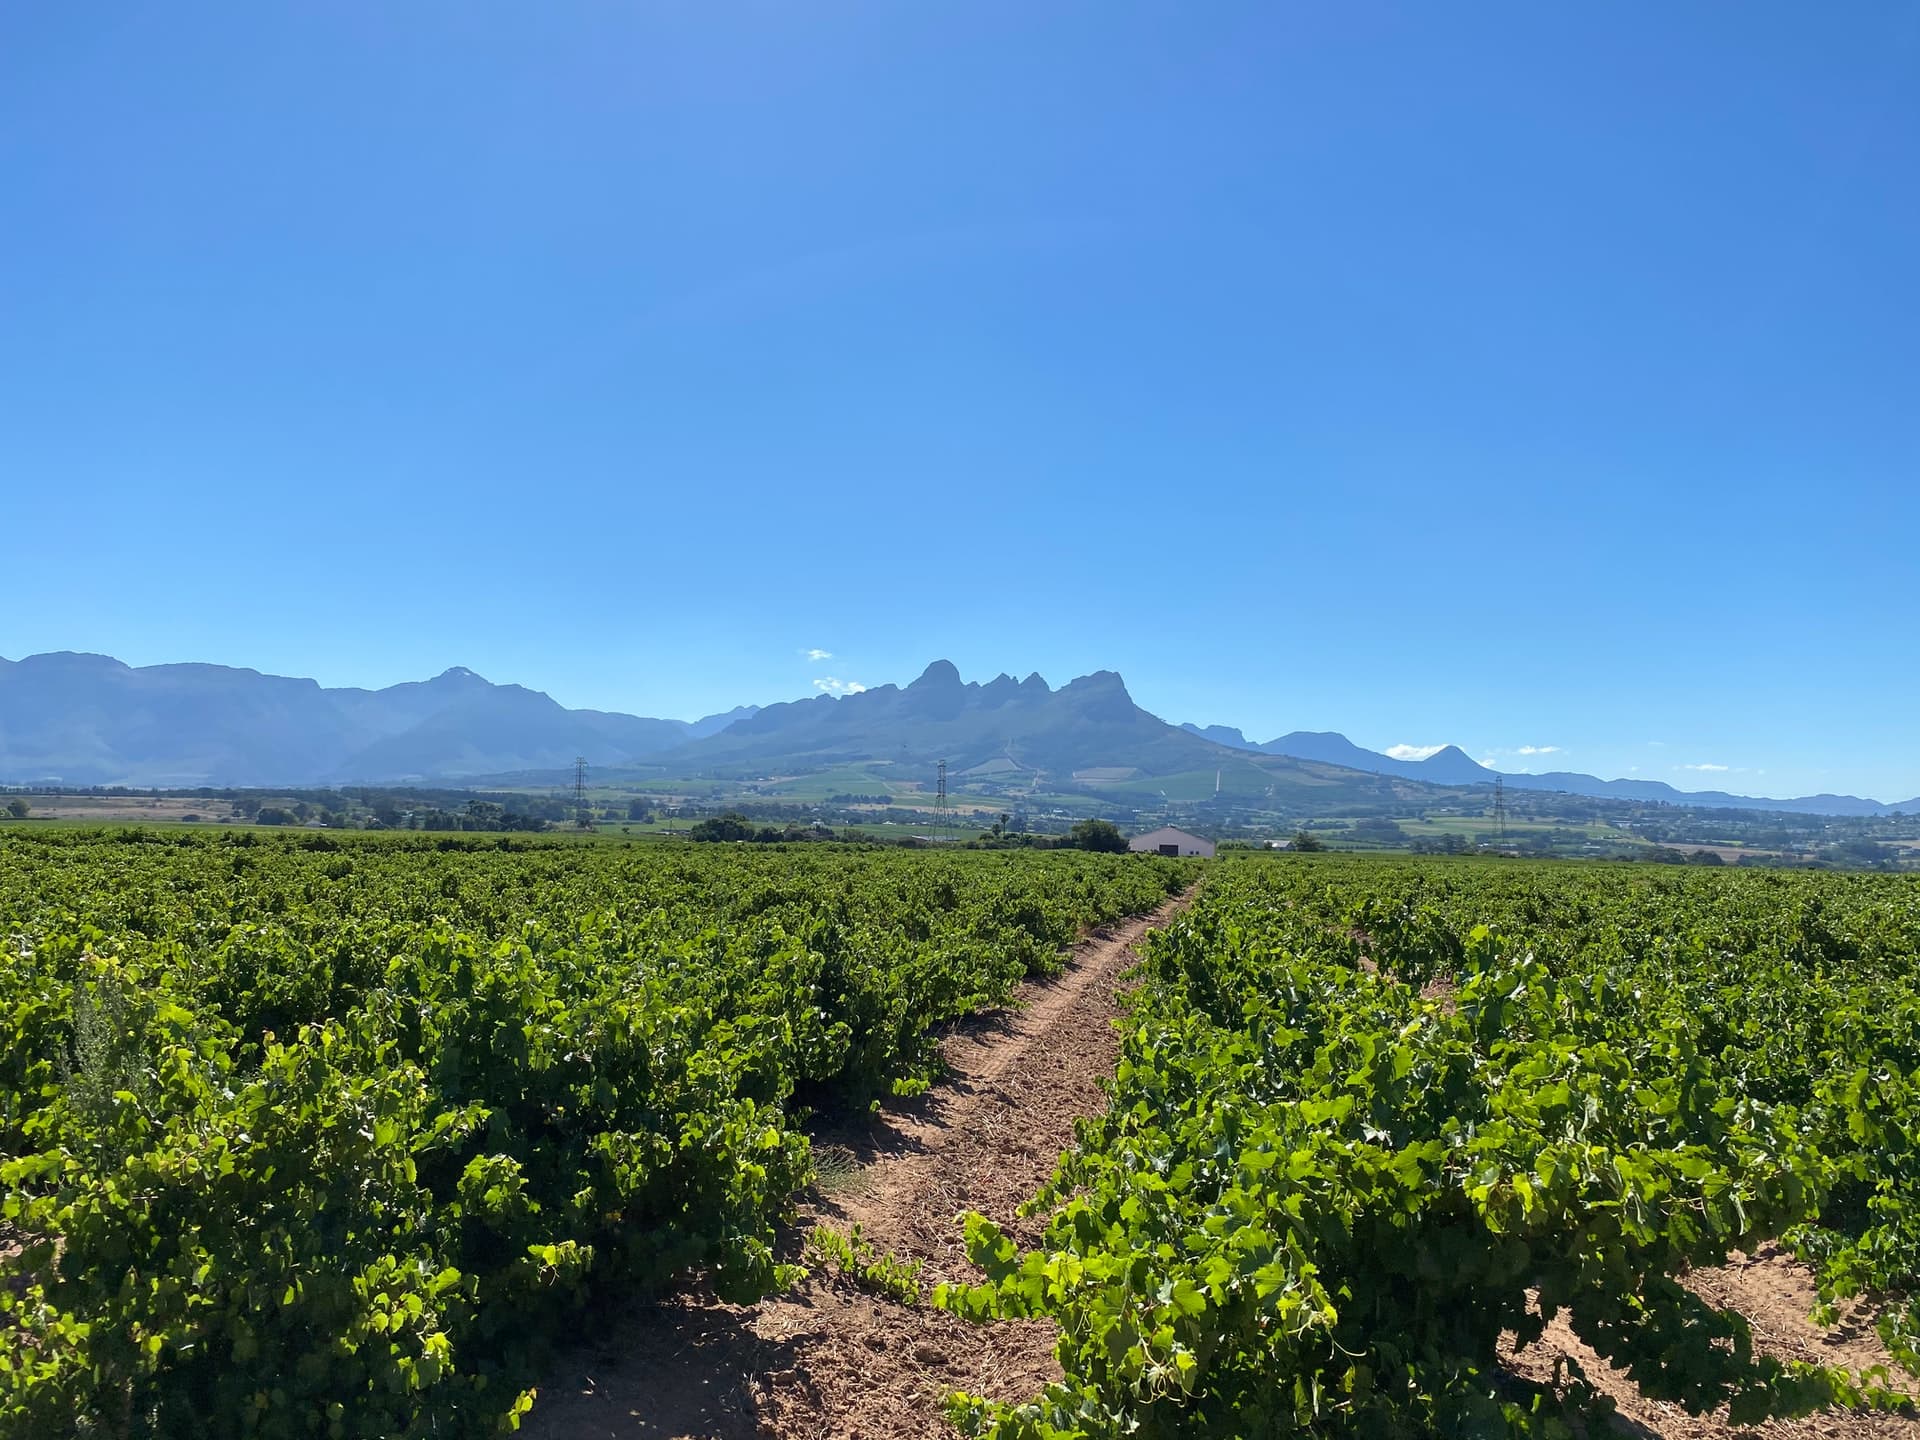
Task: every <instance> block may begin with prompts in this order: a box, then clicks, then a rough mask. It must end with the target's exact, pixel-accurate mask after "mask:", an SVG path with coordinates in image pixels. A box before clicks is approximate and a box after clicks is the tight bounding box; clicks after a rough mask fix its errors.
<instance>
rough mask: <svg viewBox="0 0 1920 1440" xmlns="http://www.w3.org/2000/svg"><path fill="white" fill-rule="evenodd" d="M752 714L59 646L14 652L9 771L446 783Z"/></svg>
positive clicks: (86, 776)
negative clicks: (363, 682) (621, 710)
mask: <svg viewBox="0 0 1920 1440" xmlns="http://www.w3.org/2000/svg"><path fill="white" fill-rule="evenodd" d="M742 713H744V711H734V712H730V713H729V714H728V715H723V716H722V715H716V716H709V717H707V718H706V719H704V720H699V721H694V722H691V723H688V722H685V721H680V720H649V719H643V718H640V717H638V716H633V715H619V714H610V713H607V712H604V711H599V710H568V709H566V708H565V707H564V706H562V705H560V704H559V703H558V702H556V701H555V700H553V699H552V698H551V697H549V696H547V695H543V694H541V693H540V692H539V691H537V690H528V689H525V688H523V687H521V686H518V685H495V684H492V683H491V682H489V681H487V680H485V679H482V678H481V677H480V676H478V675H476V674H474V673H473V671H471V670H467V669H463V668H460V667H458V666H456V667H455V668H453V669H451V670H447V671H445V672H443V673H441V674H439V675H436V676H435V677H434V678H433V679H431V680H420V681H409V682H407V683H405V684H401V685H391V686H388V687H387V688H386V689H383V690H362V689H351V688H341V689H326V688H323V687H322V686H321V685H320V684H319V683H318V682H317V681H314V680H303V679H292V678H289V677H286V676H281V675H263V674H261V673H260V672H259V671H257V670H241V669H234V668H231V667H229V666H225V665H147V666H142V667H140V668H138V669H135V668H133V667H131V666H128V665H124V664H122V663H121V662H120V661H118V660H115V659H113V658H111V657H110V656H106V655H81V654H74V653H70V652H61V653H57V654H50V655H30V656H28V657H27V658H26V659H24V660H18V661H7V660H0V780H4V781H11V782H16V783H20V782H34V781H47V780H58V781H60V782H62V783H65V784H69V785H157V786H169V785H171V786H193V785H274V784H279V785H287V784H296V783H307V784H314V783H325V782H345V781H354V780H366V781H395V780H413V779H419V780H428V779H432V780H448V779H459V778H461V777H463V776H469V775H479V774H487V773H496V772H501V771H507V770H528V769H551V768H558V767H562V766H566V765H571V764H572V762H573V757H574V756H575V755H582V754H584V755H586V756H587V757H588V758H589V759H590V760H591V761H592V763H593V764H595V765H596V766H600V765H619V764H627V763H631V762H632V761H635V760H638V759H640V758H641V757H643V756H646V755H651V754H654V753H656V752H658V751H661V750H665V749H668V748H670V747H672V746H675V745H679V744H683V743H685V742H686V741H687V740H688V739H689V738H691V737H693V736H696V735H713V734H716V733H719V732H720V731H722V730H723V729H724V727H725V726H726V725H728V724H731V723H733V721H734V720H735V719H736V718H738V717H739V716H740V715H741V714H742Z"/></svg>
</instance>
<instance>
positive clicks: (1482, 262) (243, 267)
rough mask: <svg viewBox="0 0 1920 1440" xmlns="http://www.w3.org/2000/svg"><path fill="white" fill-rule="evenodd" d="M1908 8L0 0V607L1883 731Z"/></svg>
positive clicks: (890, 671)
mask: <svg viewBox="0 0 1920 1440" xmlns="http://www.w3.org/2000/svg"><path fill="white" fill-rule="evenodd" d="M1917 68H1920V10H1916V9H1915V8H1914V7H1913V6H1911V5H1906V4H1894V3H1880V4H1876V3H1868V4H1862V5H1853V6H1840V7H1831V6H1828V7H1816V6H1808V5H1804V4H1798V3H1794V4H1766V3H1759V4H1732V3H1726V4H1713V5H1687V4H1682V5H1670V4H1657V5H1656V4H1650V3H1646V4H1626V5H1618V6H1579V7H1575V6H1541V5H1535V4H1476V5H1473V6H1435V5H1427V6H1412V5H1381V4H1354V5H1341V6H1312V7H1307V6H1290V5H1277V4H1273V3H1255V4H1231V3H1220V4H1214V5H1208V6H1191V5H1173V4H1160V5H1138V6H1114V5H1111V4H1098V3H1084V4H1066V3H1061V4H1038V5H1036V4H1033V3H1031V0H1022V3H999V0H984V3H982V0H973V3H967V4H947V3H913V4H908V3H892V4H836V3H831V0H823V3H816V4H810V5H805V6H795V5H774V4H763V5H739V6H721V5H696V4H690V3H655V4H611V3H594V4H584V3H552V4H545V5H540V6H508V5H503V4H482V3H476V0H445V3H440V0H409V3H408V4H405V5H393V4H385V3H382V4H373V3H340V0H328V3H324V4H322V3H306V4H284V5H272V6H243V5H237V4H229V5H209V6H164V7H163V6H157V5H144V6H135V5H120V6H114V5H108V6H102V7H90V6H85V7H76V6H62V5H52V6H27V5H17V6H13V7H10V8H9V9H8V10H7V12H6V14H5V15H4V17H0V176H4V177H5V183H4V185H0V531H3V532H4V534H5V539H6V544H5V550H4V552H0V553H4V562H3V563H4V566H5V574H6V577H7V580H8V581H9V584H8V586H7V590H8V594H9V595H10V597H11V603H9V604H8V605H7V606H6V607H5V608H4V609H0V654H5V655H9V656H15V657H17V656H19V655H21V654H24V653H29V652H32V651H37V650H46V649H87V650H99V651H105V652H108V653H112V654H115V655H119V656H120V657H122V658H123V659H127V660H129V661H132V662H134V663H150V662H154V661H161V660H179V659H207V660H218V661H223V662H226V663H231V664H242V665H252V666H255V667H258V668H261V669H266V670H276V671H281V672H287V673H295V674H310V675H315V676H318V677H319V678H320V679H322V680H323V681H325V682H327V683H366V684H381V683H388V682H392V681H396V680H401V679H407V678H417V677H419V676H422V675H426V674H431V673H434V672H436V671H438V670H440V669H442V668H445V667H446V666H448V665H453V664H464V665H468V666H471V667H473V668H474V669H476V670H479V671H481V672H482V673H483V674H486V675H488V676H489V677H491V678H494V679H500V680H518V681H521V682H523V683H526V684H530V685H535V686H538V687H540V688H542V689H546V690H548V691H550V692H551V693H553V694H554V695H555V696H556V697H557V698H559V699H561V700H563V701H565V702H567V703H569V704H575V705H595V706H601V707H610V708H621V709H628V710H633V711H637V712H641V713H650V714H659V713H667V714H677V715H687V714H694V713H699V712H702V711H707V710H712V709H717V708H723V707H725V706H728V705H731V704H734V703H735V702H737V701H741V700H761V701H765V700H772V699H779V698H787V697H791V696H794V695H797V694H801V693H807V692H809V691H810V690H811V689H812V688H813V686H814V685H815V684H816V683H819V682H823V681H825V680H827V679H829V678H832V679H835V680H838V681H840V682H856V683H864V684H869V685H871V684H878V683H881V682H884V681H889V680H892V681H905V680H907V679H910V678H912V676H913V675H915V674H916V673H918V671H919V670H920V668H921V667H922V666H923V665H924V664H925V663H926V661H928V660H929V659H931V658H933V657H936V656H945V657H949V658H951V659H953V660H954V661H955V662H956V663H957V664H958V665H959V666H960V668H961V670H962V672H963V673H965V674H967V675H968V676H969V677H977V678H989V677H991V675H993V674H994V673H996V672H998V671H1000V670H1003V669H1004V670H1009V671H1014V672H1016V673H1022V674H1024V673H1025V672H1027V671H1030V670H1038V671H1040V672H1041V673H1042V674H1044V675H1046V676H1047V677H1048V678H1049V679H1050V680H1053V681H1055V682H1056V683H1058V682H1060V681H1064V680H1066V679H1068V678H1070V677H1071V676H1073V675H1075V674H1080V673H1083V672H1085V671H1088V670H1092V669H1097V668H1110V669H1117V670H1119V671H1121V672H1122V673H1123V674H1124V675H1125V676H1126V678H1127V680H1128V682H1129V684H1130V687H1131V688H1132V690H1133V692H1134V694H1135V696H1136V698H1138V699H1139V700H1140V701H1141V703H1143V704H1145V705H1146V706H1148V707H1149V708H1150V709H1153V710H1155V711H1156V712H1157V713H1160V714H1162V715H1165V716H1167V717H1168V718H1170V719H1174V720H1183V719H1194V720H1200V721H1219V722H1224V723H1229V724H1236V725H1240V726H1242V727H1244V728H1245V729H1246V730H1248V731H1249V732H1250V733H1252V734H1254V735H1256V736H1260V737H1267V736H1271V735H1274V734H1278V733H1280V732H1282V731H1285V730H1289V729H1294V728H1313V729H1321V728H1327V729H1340V730H1344V731H1345V732H1347V733H1348V734H1350V735H1351V736H1352V737H1353V738H1354V739H1356V740H1358V741H1360V742H1362V743H1364V744H1369V745H1374V746H1378V747H1383V748H1384V747H1386V746H1390V745H1396V744H1399V745H1409V746H1424V745H1431V744H1436V743H1439V742H1443V741H1453V742H1458V743H1459V744H1461V745H1463V746H1465V747H1466V748H1467V749H1469V750H1470V751H1471V752H1472V753H1473V754H1474V755H1475V756H1476V757H1482V758H1488V759H1492V760H1494V761H1496V762H1497V763H1499V764H1501V765H1503V766H1504V767H1505V768H1510V769H1522V768H1531V769H1544V768H1559V767H1562V766H1564V767H1566V768H1576V769H1581V770H1588V771H1594V772H1598V773H1601V774H1605V775H1625V774H1639V775H1642V776H1645V777H1648V778H1659V779H1666V780H1670V781H1673V782H1675V783H1681V784H1686V785H1689V786H1695V785H1701V786H1704V785H1715V786H1724V787H1725V788H1730V789H1735V790H1741V791H1746V792H1749V793H1768V794H1785V793H1802V792H1808V791H1816V790H1838V791H1851V792H1854V793H1861V794H1869V795H1873V796H1876V797H1878V798H1881V799H1889V800H1897V799H1905V798H1907V797H1909V796H1912V795H1915V794H1920V754H1917V753H1916V747H1915V739H1916V725H1915V719H1914V717H1915V714H1916V710H1917V709H1920V663H1917V662H1920V638H1917V637H1920V325H1916V318H1917V317H1920V265H1916V256H1920V185H1916V184H1915V183H1914V177H1915V175H1916V174H1920V86H1916V85H1915V84H1914V83H1913V77H1914V75H1915V73H1916V69H1917ZM813 650H823V651H830V652H832V657H831V659H810V658H808V654H807V652H809V651H813ZM1549 746H1551V747H1555V748H1554V749H1553V750H1552V751H1550V752H1549V751H1548V750H1547V749H1546V747H1549ZM1523 747H1534V751H1535V753H1533V754H1523V753H1521V752H1522V750H1523ZM1689 766H1703V767H1705V766H1714V767H1719V766H1724V767H1726V768H1725V769H1711V770H1709V769H1692V770H1690V769H1686V768H1684V767H1689Z"/></svg>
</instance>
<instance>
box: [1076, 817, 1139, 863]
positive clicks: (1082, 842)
mask: <svg viewBox="0 0 1920 1440" xmlns="http://www.w3.org/2000/svg"><path fill="white" fill-rule="evenodd" d="M1067 843H1068V844H1069V845H1071V846H1072V847H1073V848H1074V849H1076V850H1092V851H1095V852H1097V853H1099V854H1102V855H1124V854H1126V853H1127V837H1126V836H1125V835H1123V834H1121V833H1120V827H1119V826H1118V825H1116V824H1114V823H1113V821H1111V820H1077V821H1075V822H1074V826H1073V829H1072V831H1071V832H1069V834H1068V837H1067Z"/></svg>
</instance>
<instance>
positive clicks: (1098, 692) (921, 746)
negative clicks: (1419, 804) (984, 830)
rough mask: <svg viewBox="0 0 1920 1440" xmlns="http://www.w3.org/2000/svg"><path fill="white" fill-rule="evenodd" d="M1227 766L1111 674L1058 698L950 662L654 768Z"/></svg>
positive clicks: (812, 703)
mask: <svg viewBox="0 0 1920 1440" xmlns="http://www.w3.org/2000/svg"><path fill="white" fill-rule="evenodd" d="M1223 758H1224V752H1223V751H1222V750H1221V749H1220V747H1218V746H1216V745H1214V744H1212V743H1211V742H1209V741H1207V740H1204V739H1201V738H1198V737H1195V736H1192V735H1188V734H1186V733H1184V732H1183V731H1181V730H1179V729H1178V728H1176V727H1175V726H1172V725H1168V724H1167V723H1166V722H1165V721H1163V720H1160V719H1158V718H1157V717H1155V716H1153V715H1149V714H1148V713H1147V712H1146V711H1144V710H1142V709H1141V708H1140V707H1139V706H1137V705H1135V704H1134V703H1133V697H1132V696H1130V695H1129V694H1128V693H1127V687H1126V684H1125V683H1124V682H1123V681H1122V680H1121V679H1120V677H1119V676H1118V675H1116V674H1114V673H1113V672H1112V671H1111V670H1100V671H1096V672H1095V673H1094V674H1092V675H1083V676H1081V677H1080V678H1079V679H1078V680H1075V681H1073V682H1072V683H1071V684H1068V685H1065V686H1062V687H1061V688H1060V689H1058V690H1054V689H1052V688H1051V687H1050V686H1048V684H1047V682H1046V681H1045V680H1043V679H1041V678H1040V676H1038V675H1029V676H1028V677H1027V678H1026V679H1025V680H1015V679H1014V678H1013V677H1012V676H1011V675H1001V676H999V677H997V678H996V679H994V680H991V681H988V682H987V683H986V684H984V685H982V684H980V683H978V682H964V681H962V680H961V678H960V672H959V671H958V670H956V669H955V668H954V667H953V665H952V663H951V662H949V661H946V660H936V661H934V662H933V664H931V665H929V666H928V667H927V668H926V671H925V673H923V674H922V675H921V676H920V678H919V679H917V680H915V681H914V682H913V683H912V684H911V685H908V686H906V687H905V688H904V689H903V688H901V687H899V686H895V685H880V686H876V687H875V688H873V689H871V690H864V691H861V692H860V693H858V694H854V695H843V696H840V697H838V698H835V697H833V696H828V695H820V696H816V697H814V698H812V699H808V700H795V701H792V702H791V703H788V704H784V705H769V706H767V707H766V708H765V709H763V710H761V711H760V712H759V713H757V714H755V715H751V716H749V717H747V718H745V719H742V720H739V721H736V722H735V723H734V724H732V725H730V726H728V727H727V728H726V729H725V730H723V731H721V732H720V733H719V734H717V735H713V736H710V737H708V738H706V739H703V740H698V741H695V742H694V743H692V744H689V745H683V746H681V747H679V748H678V749H675V750H672V751H668V752H666V753H664V754H661V755H658V756H655V757H654V763H659V764H662V765H666V766H669V767H677V768H693V769H699V770H711V769H715V768H718V767H728V768H732V769H735V770H741V771H746V770H760V771H768V770H792V769H801V768H816V769H817V768H821V767H824V766H828V765H834V764H840V763H845V762H850V761H863V760H885V761H891V762H895V763H899V764H903V765H913V766H919V767H923V768H924V767H926V766H928V765H931V764H932V763H933V762H935V761H938V760H941V759H944V760H946V762H947V765H948V773H949V774H951V775H953V776H954V777H956V780H957V779H958V777H961V776H965V775H968V774H975V775H978V776H981V777H984V776H989V775H1015V774H1022V773H1024V774H1031V773H1032V772H1035V771H1039V772H1041V773H1043V774H1045V775H1047V776H1049V777H1050V778H1052V779H1054V780H1056V781H1066V780H1070V779H1072V778H1073V777H1074V776H1075V775H1076V774H1079V775H1082V776H1085V775H1088V774H1097V775H1099V776H1100V777H1101V778H1121V777H1120V772H1125V773H1126V774H1129V775H1131V774H1143V775H1164V774H1173V773H1176V772H1180V771H1195V770H1210V769H1212V768H1214V767H1215V766H1217V765H1218V764H1219V763H1220V762H1221V760H1222V759H1223Z"/></svg>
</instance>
